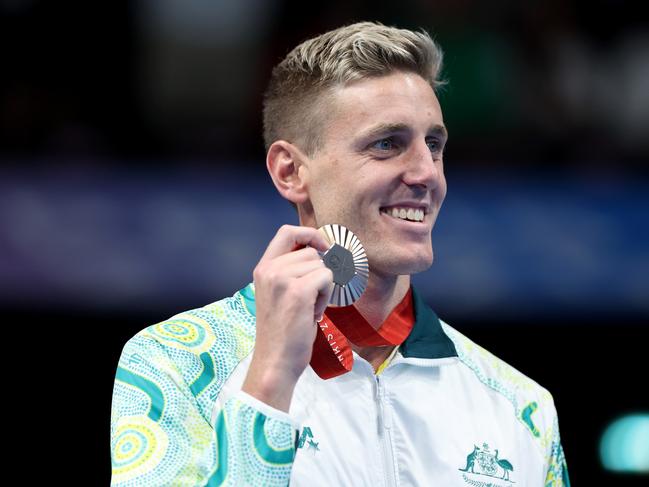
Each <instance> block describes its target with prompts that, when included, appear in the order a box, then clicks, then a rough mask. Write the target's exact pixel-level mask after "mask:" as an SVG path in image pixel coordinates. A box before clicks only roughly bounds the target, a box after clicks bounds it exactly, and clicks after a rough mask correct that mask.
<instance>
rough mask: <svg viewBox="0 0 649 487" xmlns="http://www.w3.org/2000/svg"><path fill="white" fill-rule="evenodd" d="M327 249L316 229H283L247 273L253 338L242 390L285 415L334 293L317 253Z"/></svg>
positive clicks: (330, 277) (332, 284)
mask: <svg viewBox="0 0 649 487" xmlns="http://www.w3.org/2000/svg"><path fill="white" fill-rule="evenodd" d="M306 245H308V247H305V246H306ZM328 248H329V243H328V242H327V240H326V238H325V237H324V235H323V234H322V233H321V232H319V231H318V230H317V229H315V228H311V227H297V226H291V225H284V226H282V227H281V228H280V229H279V231H278V232H277V234H276V235H275V237H274V238H273V239H272V240H271V242H270V244H269V245H268V248H267V249H266V252H265V253H264V255H263V256H262V258H261V260H260V261H259V263H258V264H257V266H256V267H255V270H254V271H253V279H254V283H255V304H256V309H257V336H256V339H255V350H254V352H253V355H252V361H251V363H250V368H249V369H248V374H247V376H246V380H245V381H244V383H243V388H242V389H243V391H244V392H247V393H248V394H250V395H252V396H254V397H256V398H257V399H259V400H261V401H263V402H265V403H266V404H269V405H270V406H272V407H275V408H277V409H281V410H283V411H286V412H288V409H289V406H290V403H291V397H292V396H293V389H294V388H295V383H296V382H297V380H298V379H299V378H300V375H301V374H302V372H303V371H304V369H305V368H306V366H307V365H308V364H309V361H310V360H311V351H312V349H313V342H314V340H315V337H316V333H317V332H318V325H317V323H316V320H318V319H319V318H320V317H321V316H322V314H323V313H324V311H325V309H326V308H327V305H328V304H329V297H330V296H331V293H332V292H333V289H334V282H333V273H332V272H331V270H329V269H328V268H327V267H325V265H324V264H323V263H322V261H321V260H320V256H319V255H318V252H317V250H320V251H321V252H324V251H326V250H327V249H328ZM316 249H317V250H316Z"/></svg>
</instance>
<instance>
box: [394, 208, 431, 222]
mask: <svg viewBox="0 0 649 487" xmlns="http://www.w3.org/2000/svg"><path fill="white" fill-rule="evenodd" d="M385 213H387V214H388V215H391V216H392V217H394V218H400V219H403V220H411V221H416V222H421V221H424V210H419V209H414V208H392V209H391V210H385Z"/></svg>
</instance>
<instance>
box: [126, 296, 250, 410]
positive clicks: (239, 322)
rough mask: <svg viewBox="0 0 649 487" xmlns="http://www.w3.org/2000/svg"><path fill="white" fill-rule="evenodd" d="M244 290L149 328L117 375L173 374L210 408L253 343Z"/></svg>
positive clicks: (134, 339) (128, 351)
mask: <svg viewBox="0 0 649 487" xmlns="http://www.w3.org/2000/svg"><path fill="white" fill-rule="evenodd" d="M245 289H246V288H244V290H245ZM244 290H241V291H238V292H236V293H235V294H234V295H233V296H230V297H227V298H224V299H221V300H219V301H216V302H213V303H211V304H208V305H206V306H203V307H201V308H196V309H192V310H188V311H184V312H182V313H179V314H176V315H174V316H172V317H171V318H169V319H166V320H164V321H161V322H159V323H156V324H154V325H151V326H148V327H146V328H144V329H143V330H141V331H140V332H138V333H137V334H136V335H135V336H133V337H132V338H131V339H130V340H129V341H128V342H127V343H126V345H125V346H124V349H123V351H122V356H121V358H120V362H119V367H118V374H119V373H120V372H121V373H122V374H125V373H127V374H128V373H134V374H138V375H141V376H152V377H151V379H153V378H155V377H156V376H157V377H160V376H161V375H165V376H170V377H171V378H172V379H173V380H174V382H179V383H181V384H184V387H187V388H189V391H190V392H191V394H192V395H193V396H194V397H196V400H197V401H198V403H199V405H201V406H202V408H205V413H207V411H208V410H209V409H210V407H211V404H212V403H213V401H214V400H215V399H216V397H217V395H218V393H219V392H220V390H221V387H222V385H223V383H224V382H225V381H226V380H227V378H228V377H229V375H230V374H231V372H232V370H234V368H235V367H236V366H237V364H238V363H239V362H240V361H241V360H242V359H243V358H245V357H246V356H247V355H248V354H249V353H250V352H251V350H252V348H253V347H254V342H255V317H254V314H252V313H250V311H249V310H248V308H247V307H246V302H245V298H244V296H243V295H242V292H243V291H244ZM147 378H148V377H147Z"/></svg>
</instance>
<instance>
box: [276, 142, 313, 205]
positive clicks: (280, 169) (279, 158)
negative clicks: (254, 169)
mask: <svg viewBox="0 0 649 487" xmlns="http://www.w3.org/2000/svg"><path fill="white" fill-rule="evenodd" d="M305 159H306V156H305V155H304V154H303V153H302V152H301V151H300V150H299V149H298V148H297V147H296V146H295V145H293V144H291V143H290V142H287V141H285V140H277V141H275V142H273V144H272V145H271V146H270V147H269V148H268V154H267V155H266V168H267V169H268V173H269V174H270V177H271V178H272V179H273V183H274V184H275V187H276V188H277V191H279V194H281V195H282V196H283V197H284V198H286V199H287V200H289V201H291V202H292V203H295V204H300V203H304V201H306V200H307V199H308V196H309V195H308V192H307V190H306V184H305V181H304V179H303V178H304V169H305V168H306V167H305V166H304V160H305ZM300 169H302V170H300Z"/></svg>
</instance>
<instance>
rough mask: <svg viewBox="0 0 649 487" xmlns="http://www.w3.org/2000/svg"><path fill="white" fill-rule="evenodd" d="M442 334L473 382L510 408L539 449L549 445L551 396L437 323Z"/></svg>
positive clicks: (553, 424) (553, 425)
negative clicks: (483, 387)
mask: <svg viewBox="0 0 649 487" xmlns="http://www.w3.org/2000/svg"><path fill="white" fill-rule="evenodd" d="M440 322H441V324H442V327H443V329H444V332H445V333H446V334H447V335H448V337H449V338H450V339H451V340H452V341H453V343H454V345H455V349H456V351H457V355H458V358H459V360H460V362H461V363H462V364H464V365H465V366H466V367H467V368H469V369H470V370H471V372H472V373H473V374H474V375H475V376H476V377H477V379H478V380H479V381H480V382H481V383H482V384H483V385H484V386H485V387H488V388H490V389H492V390H493V391H495V392H497V393H498V394H501V395H502V396H504V397H506V398H507V400H508V401H509V402H510V403H511V404H512V406H513V408H514V413H515V414H516V418H517V420H518V421H520V422H521V423H522V424H523V425H524V426H525V427H526V428H527V430H528V431H529V433H530V434H531V435H532V436H534V437H535V438H536V439H537V440H538V442H539V444H540V445H541V447H542V448H543V449H547V448H548V447H549V446H550V444H551V443H552V439H553V434H554V429H555V428H556V421H557V418H556V416H557V414H556V409H555V406H554V400H553V398H552V394H550V392H549V391H548V390H547V389H546V388H544V387H543V386H541V385H540V384H538V383H537V382H535V381H534V380H532V379H531V378H529V377H527V376H526V375H525V374H523V373H522V372H520V371H518V370H517V369H515V368H514V367H512V366H511V365H509V364H508V363H506V362H505V361H504V360H502V359H500V358H498V357H496V356H495V355H494V354H492V353H491V352H489V351H487V350H486V349H484V348H483V347H481V346H480V345H478V344H476V343H475V342H473V341H472V340H470V339H469V338H467V337H466V336H464V335H463V334H461V333H460V332H459V331H457V330H456V329H454V328H453V327H451V326H450V325H448V324H447V323H444V322H443V321H441V320H440Z"/></svg>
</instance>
